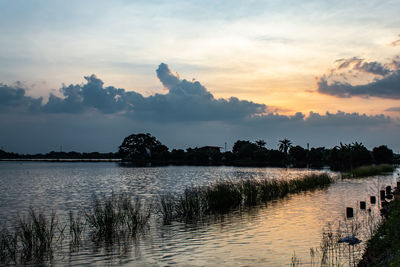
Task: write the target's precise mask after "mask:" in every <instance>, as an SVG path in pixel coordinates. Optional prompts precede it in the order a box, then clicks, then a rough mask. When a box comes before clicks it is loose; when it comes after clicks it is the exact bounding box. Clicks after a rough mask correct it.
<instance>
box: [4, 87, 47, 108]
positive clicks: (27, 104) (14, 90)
mask: <svg viewBox="0 0 400 267" xmlns="http://www.w3.org/2000/svg"><path fill="white" fill-rule="evenodd" d="M41 104H42V98H33V97H30V96H26V95H25V89H24V88H22V87H21V86H20V85H19V83H17V84H16V85H15V86H8V85H5V84H1V83H0V110H7V109H12V110H18V111H21V110H26V111H30V112H32V111H38V110H40V108H41Z"/></svg>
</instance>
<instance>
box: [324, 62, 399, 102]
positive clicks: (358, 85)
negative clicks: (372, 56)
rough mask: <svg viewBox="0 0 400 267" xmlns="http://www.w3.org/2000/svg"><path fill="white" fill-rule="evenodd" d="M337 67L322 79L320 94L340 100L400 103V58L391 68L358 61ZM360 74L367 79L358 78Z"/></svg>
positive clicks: (340, 64)
mask: <svg viewBox="0 0 400 267" xmlns="http://www.w3.org/2000/svg"><path fill="white" fill-rule="evenodd" d="M336 64H337V67H336V68H334V69H332V70H331V71H330V73H329V74H327V75H323V76H322V77H320V78H319V79H318V82H317V87H318V92H320V93H322V94H328V95H332V96H336V97H353V96H361V97H370V96H371V97H381V98H390V99H400V61H399V57H395V58H393V60H392V61H391V62H390V63H387V64H382V63H380V62H377V61H372V62H367V61H365V60H364V59H360V58H358V57H353V58H348V59H339V60H337V61H336ZM360 73H361V74H364V75H361V76H360V75H358V74H360ZM366 75H367V76H366ZM368 75H369V76H368ZM371 75H372V76H371ZM349 80H350V81H351V80H352V81H353V83H352V82H349ZM365 80H366V81H367V82H365Z"/></svg>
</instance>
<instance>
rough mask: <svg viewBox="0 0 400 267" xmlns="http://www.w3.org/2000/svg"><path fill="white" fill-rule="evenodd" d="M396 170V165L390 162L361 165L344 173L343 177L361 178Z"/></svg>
mask: <svg viewBox="0 0 400 267" xmlns="http://www.w3.org/2000/svg"><path fill="white" fill-rule="evenodd" d="M394 170H395V168H394V166H393V165H390V164H381V165H368V166H361V167H358V168H356V169H353V170H351V171H350V172H347V173H344V174H343V178H361V177H367V176H374V175H378V174H384V173H391V172H393V171H394Z"/></svg>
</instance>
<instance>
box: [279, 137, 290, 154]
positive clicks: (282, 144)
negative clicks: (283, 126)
mask: <svg viewBox="0 0 400 267" xmlns="http://www.w3.org/2000/svg"><path fill="white" fill-rule="evenodd" d="M291 147H292V142H291V141H290V140H289V139H286V138H285V139H283V140H279V144H278V149H279V151H281V152H283V153H285V155H287V154H288V150H289V148H291Z"/></svg>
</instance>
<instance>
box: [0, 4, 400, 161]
mask: <svg viewBox="0 0 400 267" xmlns="http://www.w3.org/2000/svg"><path fill="white" fill-rule="evenodd" d="M399 10H400V1H320V0H319V1H232V0H229V1H227V0H226V1H224V0H221V1H215V0H213V1H211V0H210V1H208V0H205V1H174V0H173V1H158V0H155V1H144V0H143V1H133V0H131V1H128V0H119V1H118V0H117V1H55V0H51V1H50V0H48V1H44V0H38V1H28V0H26V1H20V0H14V1H8V0H0V36H1V37H0V62H1V64H0V111H1V114H0V123H1V125H2V127H1V132H0V147H3V149H4V150H6V151H12V152H20V153H36V152H48V151H50V150H58V149H59V147H60V145H63V147H64V149H65V150H67V151H70V150H76V151H116V150H117V147H118V145H119V144H120V143H121V142H122V139H123V137H125V136H127V135H129V134H130V133H139V132H150V133H152V134H153V135H155V136H156V137H157V138H158V139H159V140H160V141H161V142H163V143H165V144H166V145H168V146H169V147H171V148H173V147H176V148H178V147H179V148H187V147H188V146H201V145H219V146H223V144H224V142H227V143H228V148H230V147H231V146H232V145H233V142H234V141H236V140H237V139H246V140H251V141H254V140H256V139H264V140H265V141H266V142H267V146H268V147H271V148H272V147H274V148H276V143H277V141H278V140H279V139H281V138H289V139H291V140H292V142H293V143H294V144H299V145H302V146H305V145H306V143H308V142H309V143H310V144H311V145H312V146H326V147H332V146H334V145H336V144H338V143H339V142H340V141H343V142H347V143H349V142H354V141H359V142H363V143H364V144H365V145H366V146H367V147H369V148H372V147H373V146H377V145H380V144H387V145H388V146H389V147H391V148H393V149H394V151H395V152H399V151H400V140H399V138H398V135H399V134H398V133H399V130H400V121H399V120H400V56H399V55H400V16H399ZM85 77H86V78H85Z"/></svg>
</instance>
